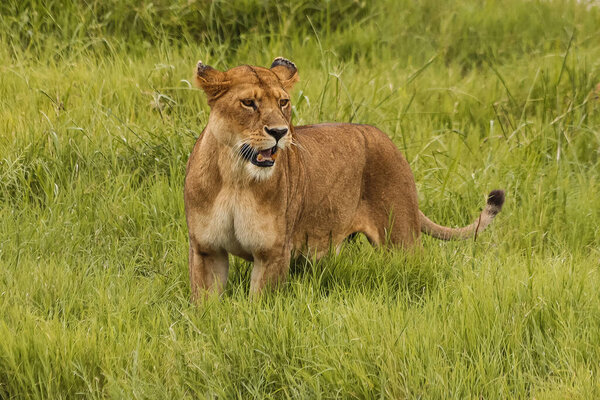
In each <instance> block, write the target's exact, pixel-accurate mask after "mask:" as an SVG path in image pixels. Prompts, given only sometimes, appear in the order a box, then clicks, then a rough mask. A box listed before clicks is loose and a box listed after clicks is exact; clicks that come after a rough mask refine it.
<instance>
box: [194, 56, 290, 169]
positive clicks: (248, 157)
mask: <svg viewBox="0 0 600 400" xmlns="http://www.w3.org/2000/svg"><path fill="white" fill-rule="evenodd" d="M297 80H298V73H297V70H296V66H295V65H294V64H293V63H292V62H290V61H288V60H285V59H282V58H277V59H275V61H274V62H273V65H271V68H270V69H267V68H261V67H251V66H248V65H242V66H239V67H235V68H232V69H230V70H228V71H226V72H221V71H218V70H216V69H214V68H212V67H209V66H207V65H205V64H203V63H202V62H199V63H198V67H197V71H196V83H197V84H198V85H199V86H200V87H201V88H202V89H203V90H204V91H205V92H206V94H207V96H208V104H209V105H210V107H211V113H210V117H209V118H210V122H209V125H211V126H216V127H218V129H216V130H215V132H216V133H217V134H216V138H217V140H218V141H219V142H220V143H222V144H224V145H226V146H229V147H231V149H232V152H233V155H234V157H235V160H236V164H237V165H239V166H241V167H242V168H241V170H244V171H246V172H247V173H248V174H249V175H250V176H252V177H254V178H256V179H265V178H268V177H269V176H271V174H272V172H273V169H274V166H275V164H276V160H277V157H278V156H279V154H280V152H282V151H285V149H286V148H287V147H289V146H290V145H291V144H292V143H293V139H292V129H293V128H292V125H291V103H290V96H289V94H288V90H290V89H291V88H292V86H293V85H294V83H295V82H297Z"/></svg>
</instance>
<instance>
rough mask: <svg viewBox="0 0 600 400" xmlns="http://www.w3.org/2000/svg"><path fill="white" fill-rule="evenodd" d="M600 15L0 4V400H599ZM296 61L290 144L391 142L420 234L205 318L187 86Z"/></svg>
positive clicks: (191, 92)
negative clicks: (424, 220) (340, 126)
mask: <svg viewBox="0 0 600 400" xmlns="http://www.w3.org/2000/svg"><path fill="white" fill-rule="evenodd" d="M598 21H600V10H599V9H598V8H595V7H589V6H588V4H586V3H585V2H558V1H556V2H555V1H551V2H535V1H531V2H520V1H516V0H515V1H513V0H509V1H503V2H498V1H488V2H484V3H478V4H477V6H475V5H473V4H471V2H467V1H461V0H457V1H453V2H443V3H440V2H437V1H423V2H411V1H387V0H382V1H377V2H361V1H354V2H343V1H330V2H316V1H308V0H305V1H300V2H291V1H290V2H265V1H252V0H244V1H242V2H233V1H212V2H202V1H201V2H195V3H189V2H184V1H175V2H163V1H154V2H117V1H104V2H99V1H87V2H70V3H65V2H59V1H45V2H41V1H34V0H30V1H19V2H17V1H12V0H8V1H5V2H2V3H1V4H0V60H2V63H1V64H0V338H1V339H0V398H31V397H34V398H71V397H92V398H106V397H109V398H184V397H190V398H198V397H199V398H204V397H207V398H214V397H221V398H249V397H256V398H333V397H337V398H375V397H379V398H501V399H504V398H536V399H555V398H569V399H571V398H581V399H589V398H596V397H598V396H599V394H600V393H599V392H600V390H599V389H600V388H599V383H600V382H599V380H598V374H599V373H600V369H599V367H598V363H597V360H598V358H599V357H600V346H599V343H600V296H599V294H598V293H599V292H598V289H597V288H598V285H599V284H600V276H599V273H600V270H599V266H600V251H599V249H600V223H599V222H600V200H599V198H600V189H599V188H600V182H599V170H600V169H599V167H600V165H599V156H600V116H599V113H598V111H599V109H600V100H599V99H598V93H597V89H595V88H596V87H597V85H598V83H599V82H600V62H599V61H598V60H600V45H599V44H598V43H600V41H599V40H598V39H600V28H599V26H600V24H598ZM279 55H283V56H286V57H288V58H290V59H292V60H294V61H295V62H296V64H297V65H298V67H299V70H300V76H301V82H300V83H299V84H298V85H297V88H296V89H295V90H294V92H293V93H292V100H293V104H294V122H295V123H296V124H297V125H301V124H305V123H313V122H319V121H353V122H361V123H369V124H374V125H377V126H378V127H380V128H381V129H383V130H384V131H385V132H386V133H387V134H388V135H389V136H390V137H391V138H392V140H393V141H394V142H395V143H396V145H397V146H398V147H399V148H400V149H401V150H402V151H403V152H404V154H405V155H406V156H407V158H408V160H409V162H410V164H411V167H412V169H413V171H414V174H415V177H416V180H417V185H418V189H419V196H420V206H421V209H422V210H423V211H424V212H425V213H426V214H427V215H428V216H430V217H431V218H432V219H434V220H436V221H438V222H440V223H443V224H447V225H455V226H456V225H461V224H465V223H468V222H470V221H471V219H472V218H473V217H474V216H475V215H476V214H477V211H478V209H479V207H481V205H482V204H483V201H484V196H485V194H486V193H487V192H488V191H489V190H490V189H493V188H496V187H499V188H504V189H506V190H507V203H506V205H505V209H504V210H503V211H502V213H501V214H500V215H499V216H498V218H497V219H496V221H495V222H494V225H493V226H492V227H491V228H490V229H489V231H486V232H485V234H483V235H481V236H480V237H479V238H478V240H477V242H472V241H466V242H457V243H442V242H438V241H435V240H432V239H429V238H424V247H425V252H424V254H422V255H420V256H414V255H407V254H402V253H400V252H394V253H389V252H385V251H380V250H374V249H372V248H371V247H370V246H369V245H368V244H367V243H366V241H365V240H364V239H360V240H358V241H357V242H355V243H349V244H348V245H347V246H346V247H345V248H344V250H343V251H342V253H341V254H340V255H339V256H334V255H331V256H329V257H327V258H325V259H324V260H321V261H318V262H314V261H312V260H308V261H307V262H298V263H296V264H294V265H293V266H292V273H291V275H290V279H289V280H288V283H286V285H285V286H284V287H283V288H282V289H281V290H278V291H276V292H274V293H270V294H267V295H265V296H264V297H263V298H262V299H260V300H259V301H254V302H253V301H249V300H248V298H247V291H248V283H249V273H250V269H251V265H250V264H248V263H245V262H242V261H240V260H237V259H232V260H231V261H232V263H233V264H232V265H233V267H232V270H231V271H230V280H229V283H228V286H227V290H226V294H225V296H224V297H223V298H222V299H220V300H218V301H214V302H210V303H207V304H204V305H202V306H200V307H194V306H192V305H190V304H189V301H188V299H189V284H188V278H187V260H186V259H187V257H186V254H187V239H186V235H187V232H186V227H185V220H184V213H183V196H182V187H183V178H184V171H185V162H186V160H187V156H188V154H189V151H190V149H191V147H192V146H193V143H194V141H195V139H196V138H197V137H198V136H199V135H200V132H201V131H202V129H203V127H204V125H205V123H206V120H207V117H208V112H209V109H208V107H207V105H206V102H205V99H204V97H203V95H202V94H201V93H200V92H199V91H198V90H196V89H194V88H192V87H191V85H190V80H191V75H192V70H193V67H194V65H195V62H196V60H198V59H199V58H200V59H202V60H203V61H205V62H207V63H210V64H211V65H213V66H215V67H218V68H229V67H232V66H235V65H238V64H242V63H250V64H257V65H268V64H269V63H270V62H271V61H272V59H273V58H274V57H276V56H279Z"/></svg>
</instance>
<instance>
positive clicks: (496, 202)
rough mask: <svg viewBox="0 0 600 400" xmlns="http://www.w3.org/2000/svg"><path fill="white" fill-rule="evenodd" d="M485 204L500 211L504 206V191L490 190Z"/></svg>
mask: <svg viewBox="0 0 600 400" xmlns="http://www.w3.org/2000/svg"><path fill="white" fill-rule="evenodd" d="M487 203H488V204H489V205H490V206H494V207H496V208H497V209H498V211H500V209H502V205H503V204H504V190H492V191H491V192H490V194H489V195H488V199H487Z"/></svg>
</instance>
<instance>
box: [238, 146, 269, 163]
mask: <svg viewBox="0 0 600 400" xmlns="http://www.w3.org/2000/svg"><path fill="white" fill-rule="evenodd" d="M275 153H277V146H273V147H271V148H270V149H265V150H257V149H254V148H252V147H251V146H250V145H248V144H244V145H243V146H242V148H241V149H240V154H241V155H242V157H243V158H244V159H245V160H248V161H250V162H251V163H252V164H254V165H256V166H257V167H272V166H273V164H275V158H277V156H276V155H275Z"/></svg>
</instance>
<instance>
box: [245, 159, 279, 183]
mask: <svg viewBox="0 0 600 400" xmlns="http://www.w3.org/2000/svg"><path fill="white" fill-rule="evenodd" d="M275 164H277V162H275ZM274 169H275V165H273V166H272V167H257V166H256V165H254V164H252V163H250V162H249V163H247V164H246V172H247V173H248V175H250V177H251V178H252V179H253V180H255V181H258V182H260V181H264V180H267V179H269V178H270V177H271V175H273V171H274Z"/></svg>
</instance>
